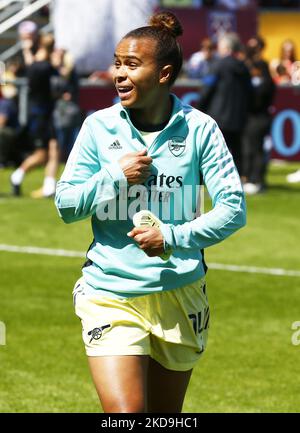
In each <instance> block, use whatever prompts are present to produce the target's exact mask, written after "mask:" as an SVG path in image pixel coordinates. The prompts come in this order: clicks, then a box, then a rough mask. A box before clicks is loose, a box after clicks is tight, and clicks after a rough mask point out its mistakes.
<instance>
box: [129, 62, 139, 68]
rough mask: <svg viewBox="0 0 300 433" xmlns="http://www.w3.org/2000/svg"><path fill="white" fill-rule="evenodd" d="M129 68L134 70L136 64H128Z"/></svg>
mask: <svg viewBox="0 0 300 433" xmlns="http://www.w3.org/2000/svg"><path fill="white" fill-rule="evenodd" d="M129 66H130V68H136V67H137V64H136V63H129Z"/></svg>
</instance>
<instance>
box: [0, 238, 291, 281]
mask: <svg viewBox="0 0 300 433" xmlns="http://www.w3.org/2000/svg"><path fill="white" fill-rule="evenodd" d="M0 251H6V252H11V253H22V254H38V255H46V256H61V257H81V258H84V257H85V256H86V253H85V252H83V251H72V250H63V249H53V248H41V247H32V246H26V247H21V246H18V245H6V244H0ZM208 268H209V269H215V270H220V271H230V272H244V273H250V274H266V275H275V276H283V277H300V271H297V270H296V271H295V270H288V269H282V268H260V267H257V266H239V265H225V264H223V263H208Z"/></svg>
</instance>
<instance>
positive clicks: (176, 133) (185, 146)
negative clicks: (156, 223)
mask: <svg viewBox="0 0 300 433" xmlns="http://www.w3.org/2000/svg"><path fill="white" fill-rule="evenodd" d="M181 33H182V28H181V25H180V23H179V22H178V20H177V18H176V17H175V16H174V15H173V14H171V13H166V12H163V13H158V14H156V15H154V16H153V17H152V18H151V21H150V25H149V26H146V27H142V28H138V29H136V30H133V31H131V32H130V33H128V34H127V35H126V36H124V38H123V39H122V40H121V41H120V43H119V44H118V46H117V48H116V52H115V64H114V83H115V86H116V89H117V92H118V95H119V97H120V103H118V104H116V105H114V106H113V107H110V108H107V109H105V110H100V111H98V112H96V113H94V114H92V115H91V116H89V117H88V118H87V119H86V120H85V122H84V125H83V127H82V130H81V132H80V133H79V136H78V139H77V141H76V143H75V145H74V148H73V150H72V152H71V155H70V157H69V160H68V162H67V165H66V168H65V171H64V173H63V175H62V178H61V180H60V182H59V183H58V186H57V194H56V205H57V208H58V210H59V213H60V215H61V217H62V218H63V220H64V221H65V222H67V223H69V222H73V221H78V220H81V219H83V218H86V217H89V216H92V224H93V235H94V240H93V243H92V245H91V246H90V248H89V251H88V253H87V258H88V260H87V262H86V264H85V266H84V268H83V276H82V278H81V279H80V280H79V281H78V282H77V283H76V285H75V288H74V302H75V308H76V314H77V315H78V316H79V317H80V318H81V321H82V325H83V340H84V342H85V346H86V353H87V355H88V360H89V366H90V369H91V373H92V377H93V380H94V383H95V386H96V389H97V392H98V395H99V398H100V401H101V404H102V407H103V410H104V411H105V412H180V411H181V409H182V404H183V400H184V396H185V393H186V389H187V386H188V382H189V379H190V376H191V373H192V369H193V366H194V365H195V363H196V362H197V360H198V359H199V357H200V355H201V353H202V352H203V351H204V349H205V346H206V340H207V328H208V322H209V308H208V302H207V297H206V290H205V280H204V277H205V269H206V266H205V263H204V260H203V255H202V253H201V251H200V250H201V249H203V248H205V247H208V246H209V245H213V244H215V243H217V242H219V241H220V240H222V239H224V238H225V237H227V236H228V235H229V234H231V233H233V232H234V231H236V230H237V229H239V228H240V227H241V226H243V225H244V224H245V207H244V196H243V191H242V187H241V184H240V179H239V176H238V174H237V171H236V168H235V166H234V163H233V160H232V157H231V155H230V153H229V151H228V149H227V147H226V144H225V143H224V139H223V137H222V135H221V133H220V131H219V129H218V127H217V125H216V124H215V122H214V121H213V120H212V119H211V118H209V117H208V116H206V115H204V114H203V113H200V112H199V111H198V110H196V109H194V108H192V107H190V106H183V105H182V104H181V102H180V100H179V99H178V98H176V97H175V96H174V95H170V86H171V85H172V84H173V83H174V81H175V79H176V77H177V75H178V73H179V71H180V68H181V65H182V53H181V49H180V46H179V44H178V43H177V40H176V37H177V36H179V35H180V34H181ZM201 176H203V178H204V181H205V183H206V185H207V188H208V191H209V193H210V194H211V196H212V199H213V202H214V209H213V210H212V211H211V212H209V213H207V214H205V215H202V216H200V217H198V218H195V214H194V211H195V209H196V205H197V198H198V196H197V193H196V192H195V191H194V189H195V188H193V187H194V186H195V185H199V184H200V177H201ZM145 192H147V194H145ZM178 192H179V194H178ZM176 196H178V197H181V201H180V200H179V201H178V203H175V207H174V208H173V211H172V210H171V211H170V207H171V205H172V204H173V205H174V203H173V200H175V198H176ZM145 197H146V198H145ZM178 197H177V198H178ZM143 200H145V201H144V208H147V206H148V205H149V203H150V204H151V206H152V207H151V210H152V211H153V212H154V213H156V215H157V217H160V219H161V220H163V223H162V224H161V225H160V228H156V227H135V228H133V224H132V219H131V218H132V215H133V214H134V213H135V211H136V210H138V206H136V204H137V202H138V203H139V204H141V203H142V202H143ZM179 203H181V207H182V209H180V208H179ZM140 207H142V206H140ZM154 208H155V209H158V211H157V212H155V211H154ZM190 209H192V212H189V210H190ZM181 210H183V211H184V215H183V216H182V215H179V214H180V212H179V211H181ZM124 211H126V212H124ZM168 211H170V215H168V216H167V217H166V216H165V215H166V214H168ZM178 215H179V216H178ZM166 251H169V252H170V251H171V252H172V255H171V256H170V258H169V259H168V260H167V261H166V260H162V259H161V258H160V257H159V256H160V255H161V254H163V253H164V252H166Z"/></svg>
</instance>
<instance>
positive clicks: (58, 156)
mask: <svg viewBox="0 0 300 433" xmlns="http://www.w3.org/2000/svg"><path fill="white" fill-rule="evenodd" d="M18 34H19V39H20V41H21V45H22V50H21V53H20V55H18V56H16V57H14V58H13V59H11V60H10V61H9V62H7V64H6V71H5V73H4V75H3V79H4V81H5V83H6V84H5V85H2V86H1V99H0V167H1V166H14V167H15V170H14V172H13V173H12V175H11V185H12V192H13V194H14V195H21V186H22V182H23V180H24V177H25V175H26V173H28V172H29V171H30V170H31V169H33V168H34V167H36V166H39V165H44V166H45V175H44V180H43V184H42V185H41V187H40V188H39V189H38V190H36V191H33V192H32V194H31V195H32V197H35V198H40V197H51V196H53V194H54V192H55V187H56V177H57V171H58V167H59V163H60V162H61V161H66V158H67V157H68V155H69V153H70V151H71V148H72V146H73V143H74V141H75V138H76V136H77V134H78V131H79V129H80V126H81V123H82V121H83V118H84V113H82V112H81V110H80V107H79V105H78V96H79V75H78V72H77V71H76V68H75V66H74V61H73V60H72V56H71V55H70V53H69V52H68V51H66V50H65V49H61V48H59V47H57V46H56V43H55V40H54V37H53V35H52V34H43V33H40V32H39V30H38V27H37V25H36V24H35V23H34V22H32V21H24V22H22V23H21V24H20V25H19V28H18ZM264 48H265V42H264V40H263V39H262V38H261V37H259V36H255V37H252V38H251V39H249V40H248V41H247V43H246V44H244V45H243V44H242V43H241V41H240V39H239V37H238V35H237V34H235V33H228V34H223V35H221V36H220V37H219V39H218V40H216V41H215V40H212V39H210V38H205V39H203V40H202V41H200V46H199V51H197V52H195V53H194V54H192V56H191V57H190V58H189V59H186V61H185V63H184V67H183V70H182V74H181V77H185V78H191V79H198V80H200V82H201V86H200V87H201V90H200V100H199V105H198V108H199V109H200V110H202V111H204V112H206V113H207V114H209V115H211V116H212V117H213V118H214V119H215V120H216V121H217V123H218V124H219V126H220V128H221V130H222V132H223V135H224V137H225V140H226V142H227V144H228V147H229V148H230V150H231V152H232V154H233V157H234V160H235V163H236V166H237V168H238V170H239V173H240V175H241V179H242V181H243V183H244V189H245V192H246V193H247V194H256V193H259V192H263V191H265V190H266V186H267V185H266V173H267V167H268V161H269V155H270V147H271V146H270V128H271V122H272V113H271V110H272V103H273V101H274V96H275V92H276V87H277V86H286V85H292V84H298V83H299V82H300V76H299V75H300V68H299V65H300V62H299V61H297V55H296V49H295V44H294V43H293V41H291V40H285V41H283V43H282V46H281V48H280V53H279V56H278V58H276V59H272V60H271V62H267V61H266V60H265V59H264V57H263V51H264ZM111 72H112V69H111V67H109V68H108V69H105V70H100V71H97V70H96V71H94V72H93V73H91V74H90V75H88V76H86V75H85V77H86V78H88V79H89V80H91V81H97V80H98V79H99V78H101V79H106V80H107V81H110V80H111ZM22 77H26V78H27V80H28V97H27V101H28V103H27V116H26V117H27V121H26V124H23V123H20V122H19V119H20V112H19V111H18V108H19V106H20V103H19V102H20V101H19V97H20V95H19V92H18V86H17V85H16V84H15V83H16V82H15V80H18V79H19V78H22ZM298 177H299V180H298V178H297V176H296V177H295V176H294V177H290V178H288V179H287V180H288V181H290V182H295V181H300V176H298ZM295 179H296V180H295Z"/></svg>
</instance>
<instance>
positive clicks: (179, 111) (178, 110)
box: [117, 93, 185, 129]
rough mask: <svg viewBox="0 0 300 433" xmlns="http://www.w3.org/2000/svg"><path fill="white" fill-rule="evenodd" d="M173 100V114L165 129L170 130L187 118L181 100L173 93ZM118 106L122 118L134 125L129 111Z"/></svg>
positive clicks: (119, 104)
mask: <svg viewBox="0 0 300 433" xmlns="http://www.w3.org/2000/svg"><path fill="white" fill-rule="evenodd" d="M171 98H172V100H173V107H172V112H171V116H170V119H169V122H168V123H167V125H166V126H165V128H164V129H166V128H168V127H169V126H171V125H174V123H177V122H178V121H180V120H182V119H184V118H185V115H184V111H183V106H182V102H181V100H180V99H179V98H178V97H177V96H176V95H174V94H173V93H171ZM117 105H118V106H119V109H120V116H121V117H122V119H125V120H127V122H129V123H130V124H131V125H132V122H131V120H130V116H129V110H128V109H127V108H124V107H122V105H121V103H118V104H117ZM132 126H133V125H132Z"/></svg>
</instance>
